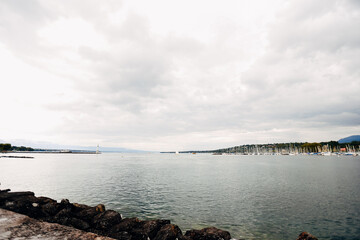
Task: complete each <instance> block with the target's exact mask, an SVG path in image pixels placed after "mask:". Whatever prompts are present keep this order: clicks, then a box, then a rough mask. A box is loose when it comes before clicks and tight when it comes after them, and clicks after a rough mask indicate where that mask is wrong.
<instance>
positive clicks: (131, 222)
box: [110, 217, 141, 233]
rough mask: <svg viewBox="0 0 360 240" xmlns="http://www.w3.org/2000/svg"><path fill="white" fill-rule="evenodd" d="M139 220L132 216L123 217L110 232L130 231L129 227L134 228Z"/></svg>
mask: <svg viewBox="0 0 360 240" xmlns="http://www.w3.org/2000/svg"><path fill="white" fill-rule="evenodd" d="M140 222H141V221H140V220H139V219H138V218H136V217H134V218H125V219H122V220H121V221H120V222H119V223H118V224H116V225H115V226H113V227H112V228H111V230H110V232H114V233H117V232H130V230H131V229H133V228H135V226H137V225H138V224H139V223H140Z"/></svg>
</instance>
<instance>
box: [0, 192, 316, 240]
mask: <svg viewBox="0 0 360 240" xmlns="http://www.w3.org/2000/svg"><path fill="white" fill-rule="evenodd" d="M0 208H2V209H6V210H9V211H12V212H16V213H20V214H24V215H26V216H28V217H30V218H33V219H37V220H40V221H44V222H49V223H58V224H61V225H64V226H69V227H72V228H76V229H79V230H82V231H85V232H90V233H95V234H98V235H101V236H104V237H111V238H114V239H121V240H149V239H150V240H152V239H154V240H217V239H219V240H220V239H222V240H231V239H232V238H231V235H230V233H229V232H228V231H224V230H221V229H218V228H215V227H207V228H203V229H201V230H194V229H192V230H188V231H186V232H185V234H183V232H182V231H181V229H180V228H179V227H178V226H177V225H174V224H171V222H170V220H164V219H155V220H146V221H145V220H140V219H138V218H136V217H134V218H123V217H122V216H121V214H120V213H118V212H116V211H113V210H106V209H105V206H104V205H103V204H98V205H96V206H94V207H91V206H87V205H84V204H79V203H70V202H69V200H67V199H63V200H61V202H60V203H58V202H57V201H56V200H54V199H51V198H48V197H36V196H35V194H34V193H33V192H29V191H28V192H11V190H10V189H6V190H0ZM240 240H244V239H240ZM297 240H317V238H316V237H314V236H312V235H311V234H309V233H307V232H302V233H301V234H300V235H299V237H298V238H297Z"/></svg>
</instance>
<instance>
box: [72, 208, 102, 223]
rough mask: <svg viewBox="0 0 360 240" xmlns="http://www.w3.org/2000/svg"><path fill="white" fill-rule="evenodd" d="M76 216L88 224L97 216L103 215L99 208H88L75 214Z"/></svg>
mask: <svg viewBox="0 0 360 240" xmlns="http://www.w3.org/2000/svg"><path fill="white" fill-rule="evenodd" d="M74 214H75V216H76V217H77V218H79V219H81V220H84V221H86V222H88V223H92V222H93V219H94V217H95V216H96V215H98V214H101V212H100V211H99V209H98V208H96V207H90V208H86V209H84V210H82V211H80V212H78V213H74Z"/></svg>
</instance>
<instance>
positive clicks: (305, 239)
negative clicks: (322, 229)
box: [296, 232, 318, 240]
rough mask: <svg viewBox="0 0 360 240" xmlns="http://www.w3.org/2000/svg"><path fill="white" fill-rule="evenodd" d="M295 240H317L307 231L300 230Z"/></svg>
mask: <svg viewBox="0 0 360 240" xmlns="http://www.w3.org/2000/svg"><path fill="white" fill-rule="evenodd" d="M296 240H318V239H317V238H316V237H315V236H313V235H311V234H310V233H308V232H302V233H300V235H299V237H298V238H297V239H296Z"/></svg>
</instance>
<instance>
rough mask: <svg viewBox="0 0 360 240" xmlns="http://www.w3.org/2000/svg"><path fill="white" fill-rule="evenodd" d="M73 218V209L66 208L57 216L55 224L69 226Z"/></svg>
mask: <svg viewBox="0 0 360 240" xmlns="http://www.w3.org/2000/svg"><path fill="white" fill-rule="evenodd" d="M72 217H73V215H72V212H71V209H70V208H64V209H62V210H60V211H59V212H58V213H57V214H56V215H55V216H54V219H55V222H57V223H60V224H63V225H68V222H69V219H71V218H72Z"/></svg>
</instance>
